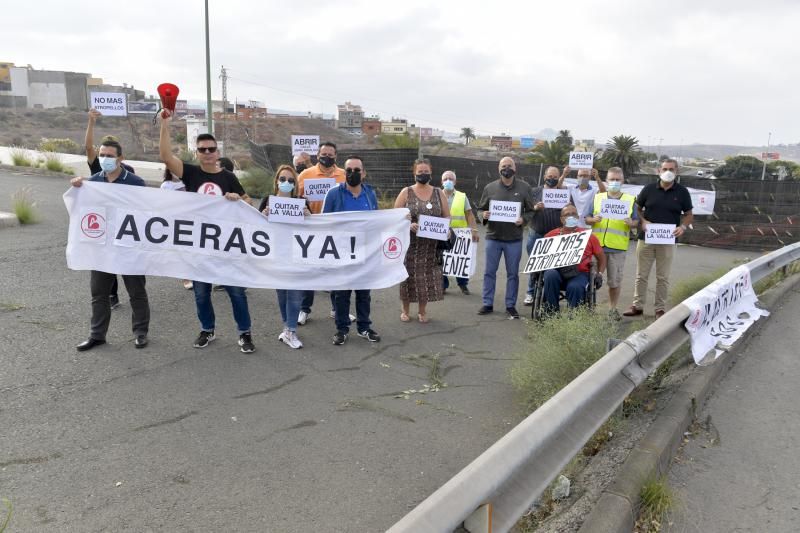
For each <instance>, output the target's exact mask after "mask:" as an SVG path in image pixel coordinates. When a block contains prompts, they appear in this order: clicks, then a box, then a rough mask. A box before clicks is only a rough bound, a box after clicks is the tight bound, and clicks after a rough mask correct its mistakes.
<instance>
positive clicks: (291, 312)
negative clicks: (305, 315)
mask: <svg viewBox="0 0 800 533" xmlns="http://www.w3.org/2000/svg"><path fill="white" fill-rule="evenodd" d="M275 292H276V293H277V294H278V308H279V309H280V310H281V320H283V326H284V327H285V328H287V329H288V330H289V331H297V315H298V314H300V305H301V302H302V301H303V292H304V291H290V290H286V289H275Z"/></svg>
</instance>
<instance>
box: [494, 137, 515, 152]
mask: <svg viewBox="0 0 800 533" xmlns="http://www.w3.org/2000/svg"><path fill="white" fill-rule="evenodd" d="M489 143H490V144H491V145H492V146H494V147H496V148H498V149H499V150H511V147H512V146H513V140H512V139H511V135H492V138H491V140H490V141H489Z"/></svg>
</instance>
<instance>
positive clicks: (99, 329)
mask: <svg viewBox="0 0 800 533" xmlns="http://www.w3.org/2000/svg"><path fill="white" fill-rule="evenodd" d="M116 279H117V275H116V274H108V273H106V272H100V271H98V270H92V274H91V278H90V288H91V291H92V322H91V325H90V333H89V337H91V338H92V339H97V340H105V339H106V332H108V325H109V323H110V322H111V304H110V303H109V301H108V297H109V296H110V295H111V288H112V285H113V284H114V282H115V281H116ZM122 281H123V282H125V289H126V290H127V291H128V296H130V299H131V310H132V311H133V318H132V327H133V334H134V335H147V331H148V328H149V326H150V303H149V302H148V300H147V290H146V289H145V277H144V276H122Z"/></svg>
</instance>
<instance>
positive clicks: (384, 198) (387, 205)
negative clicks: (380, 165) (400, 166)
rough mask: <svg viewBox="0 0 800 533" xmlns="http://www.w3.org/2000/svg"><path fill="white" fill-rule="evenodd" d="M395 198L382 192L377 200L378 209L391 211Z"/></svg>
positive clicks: (386, 192) (387, 192)
mask: <svg viewBox="0 0 800 533" xmlns="http://www.w3.org/2000/svg"><path fill="white" fill-rule="evenodd" d="M394 201H395V197H394V196H390V195H389V191H383V192H382V193H381V197H380V198H378V209H393V208H394Z"/></svg>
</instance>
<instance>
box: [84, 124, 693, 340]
mask: <svg viewBox="0 0 800 533" xmlns="http://www.w3.org/2000/svg"><path fill="white" fill-rule="evenodd" d="M97 116H99V113H98V112H96V111H94V110H91V111H90V112H89V124H88V127H87V132H86V143H85V144H86V153H87V160H88V164H89V167H90V169H91V172H92V174H91V176H90V177H88V178H82V177H77V178H74V179H73V180H72V182H71V183H72V185H73V186H74V187H80V186H81V185H82V183H83V182H84V181H90V182H103V183H111V184H119V185H133V186H145V181H144V180H143V179H142V178H140V177H139V176H137V175H136V174H135V170H134V169H133V168H132V167H131V166H130V165H128V164H126V163H124V162H123V159H124V155H123V147H122V146H121V145H120V143H119V141H118V140H117V139H116V138H114V137H104V138H103V139H102V141H101V143H100V146H99V148H96V147H95V145H94V139H93V135H94V125H95V121H96V118H97ZM161 117H162V118H161V132H160V143H159V154H160V158H161V160H162V161H163V162H164V163H165V165H166V168H165V170H164V180H163V183H162V185H161V188H162V189H165V190H167V191H170V192H164V193H163V194H172V193H173V192H175V191H177V192H180V193H183V192H193V193H200V194H205V195H212V196H217V197H220V201H223V200H222V199H221V198H222V197H224V199H225V201H231V202H247V203H250V202H251V201H252V200H251V198H250V197H249V196H248V195H247V194H246V193H245V190H244V188H243V187H242V185H241V184H240V182H239V180H238V179H237V177H236V174H235V173H234V172H233V162H232V161H230V160H229V159H226V158H221V157H220V153H219V151H218V145H217V141H216V139H215V138H214V136H213V135H211V134H208V133H203V134H200V135H198V136H197V139H196V143H195V145H196V154H195V156H196V158H197V163H198V164H190V163H185V162H184V161H183V160H181V159H180V158H178V157H177V156H176V155H174V153H173V149H172V145H171V141H170V131H169V127H170V122H171V119H172V117H171V113H170V112H168V111H164V112H162V115H161ZM315 155H316V160H317V162H316V164H314V163H313V161H312V158H311V156H310V155H309V154H307V153H302V154H298V155H296V156H294V158H293V161H292V162H291V164H289V162H288V161H287V162H286V164H284V165H282V166H280V167H279V168H278V169H277V171H276V172H275V176H274V191H275V192H274V195H275V196H277V197H278V198H287V199H288V198H292V199H304V202H305V208H304V216H307V217H314V216H320V215H322V216H324V214H327V213H339V212H352V211H375V210H377V209H378V208H379V206H378V197H377V194H376V192H375V189H374V188H373V187H372V186H371V185H370V183H369V181H370V180H369V178H370V176H369V174H368V169H367V168H365V166H364V160H363V159H362V158H361V157H360V156H358V155H355V154H354V155H348V156H346V157H339V154H338V153H337V147H336V145H335V144H334V143H332V142H323V143H321V144H320V145H319V150H318V153H317V154H315ZM338 163H341V164H343V166H342V167H340V166H338ZM410 170H411V175H410V176H409V182H410V183H411V185H409V186H407V187H404V188H403V189H402V190H401V191H400V193H399V194H398V196H397V199H396V200H395V203H394V207H395V208H406V209H407V210H408V215H407V216H408V218H409V220H410V245H409V246H408V249H407V250H406V255H405V268H406V270H407V272H408V278H407V279H406V280H405V281H403V282H402V283H401V284H400V286H399V296H400V298H399V299H400V310H399V320H400V321H401V322H410V321H411V320H416V321H418V322H420V323H422V324H425V323H427V322H428V321H429V320H430V318H429V314H428V304H429V303H431V302H437V301H441V300H443V299H444V297H445V294H446V291H447V290H448V289H449V287H450V283H449V280H448V277H447V276H444V275H443V271H442V257H443V254H444V253H446V251H447V249H448V248H447V246H448V243H452V238H450V239H448V240H447V241H441V240H436V239H432V238H426V237H423V236H418V235H417V234H418V233H424V232H422V231H421V230H420V222H421V220H429V219H430V218H429V217H434V218H442V219H449V226H450V228H451V230H458V229H462V230H463V229H467V228H468V230H469V232H470V233H471V239H472V241H473V243H478V242H479V232H478V223H480V224H482V225H484V226H485V227H486V233H485V242H484V243H483V247H484V250H485V252H484V253H485V268H484V275H483V286H482V292H481V299H482V302H481V303H482V305H481V306H480V307H479V308H478V309H477V313H478V314H479V315H488V314H490V313H493V312H494V310H495V308H494V303H495V292H496V285H497V272H498V269H499V265H500V260H501V258H502V259H503V261H504V264H505V271H506V286H505V294H504V309H505V314H506V316H507V317H508V318H509V319H518V318H519V312H518V311H517V308H516V305H517V297H518V291H519V276H520V274H519V272H520V262H521V260H522V251H523V240H524V239H523V237H524V232H525V229H526V227H527V228H528V235H527V240H525V249H526V250H527V253H528V254H531V252H532V251H533V250H534V249H535V245H536V242H537V241H538V240H539V239H543V238H550V237H556V236H564V235H569V234H573V233H576V232H588V233H587V234H588V235H589V238H588V242H587V243H586V246H585V250H584V252H583V256H582V258H581V260H580V261H579V262H578V263H577V264H576V265H569V266H565V267H560V268H552V269H548V270H546V271H544V272H543V273H541V275H542V276H543V288H542V296H543V300H542V305H543V309H544V310H545V315H547V314H554V313H558V312H559V306H560V303H559V300H560V299H562V298H563V299H565V300H566V305H567V307H569V308H576V307H578V306H579V305H581V304H582V303H583V302H584V300H585V296H586V291H587V290H588V289H589V284H590V283H596V281H597V280H602V275H603V274H605V276H606V284H607V285H608V296H609V298H608V300H609V311H608V313H609V317H610V318H611V319H613V320H619V319H620V312H619V310H618V305H619V297H620V292H621V287H622V283H623V270H624V265H625V260H626V255H627V251H628V248H629V241H630V238H631V233H632V230H633V231H635V232H636V235H637V243H636V251H635V255H636V279H635V283H634V296H633V301H632V303H631V305H630V306H629V307H628V308H627V309H626V310H625V311H624V312H623V313H622V315H624V316H629V317H631V316H638V315H642V314H643V313H644V307H645V303H646V293H647V283H648V279H649V277H650V271H651V270H652V267H653V264H654V263H655V266H656V290H655V304H654V311H655V318H656V319H658V318H660V317H661V316H662V315H663V314H664V313H665V311H666V310H667V297H668V292H669V278H670V271H671V266H672V262H673V260H674V256H675V247H676V245H675V244H674V242H670V243H660V242H647V241H646V239H645V233H646V230H647V227H648V225H654V226H653V227H656V226H657V225H661V224H665V225H669V226H667V227H668V228H669V230H670V232H671V235H672V237H680V236H681V235H683V234H684V233H685V232H686V231H688V230H689V229H690V227H691V224H692V218H693V217H692V200H691V196H690V194H689V191H688V189H686V188H685V187H684V186H682V185H681V184H680V183H677V182H676V181H675V178H676V176H677V174H678V163H677V161H675V160H673V159H666V160H664V161H662V162H661V165H660V173H659V177H658V180H657V181H656V182H654V183H649V184H647V185H645V186H644V188H643V189H642V190H641V191H640V192H639V194H638V196H633V195H631V194H627V193H625V192H623V184H624V181H625V176H624V175H623V171H622V169H621V168H619V167H612V168H610V169H608V171H607V175H606V180H605V181H602V180H601V179H600V175H599V173H598V172H597V170H595V169H588V168H581V169H579V170H578V171H577V185H576V186H569V185H568V184H567V181H566V180H567V178H568V176H569V175H570V173H571V171H572V169H571V168H570V167H569V166H567V167H565V168H564V169H563V171H560V170H559V169H558V168H556V167H549V168H547V170H546V171H545V172H544V185H543V186H541V187H532V186H531V185H529V184H528V183H527V182H526V181H524V180H523V179H522V178H521V177H520V176H518V175H517V167H516V162H515V161H514V159H513V158H511V157H503V158H502V159H501V160H500V161H499V164H498V178H497V179H496V180H495V181H492V182H491V183H489V184H487V185H486V186H485V187H484V189H483V192H482V194H481V196H480V200H479V201H478V203H477V204H475V205H472V204H470V202H469V199H468V198H467V195H466V194H465V193H464V192H461V191H459V190H457V188H456V187H457V184H458V180H457V176H456V173H455V172H454V171H452V170H445V171H444V172H443V173H442V174H441V184H442V186H441V188H440V187H437V186H434V184H433V175H434V169H433V168H432V166H431V163H430V161H428V160H426V159H418V160H417V161H415V162H414V165H413V167H412V168H411V169H410ZM320 179H323V180H325V179H327V180H330V179H333V180H334V183H335V184H334V185H333V186H331V187H330V188H329V190H328V191H327V193H326V194H325V195H324V199H322V200H320V199H310V198H306V196H311V195H307V194H306V191H307V188H306V187H307V186H308V185H309V184H311V183H316V182H317V181H318V180H320ZM115 191H117V188H115ZM556 191H564V192H563V193H557V192H556ZM554 192H555V195H556V196H559V194H560V195H561V197H562V198H564V201H565V205H556V206H554V205H553V204H552V202H551V201H550V200H549V198H551V197H552V196H553V194H554ZM116 194H118V195H124V194H125V189H122V188H119V190H118V191H117V192H116ZM315 198H316V197H315ZM611 203H614V205H615V206H617V208H618V209H619V210H621V211H618V212H617V213H616V216H607V214H606V215H605V216H604V214H603V213H607V211H604V209H607V206H608V205H610V204H611ZM497 206H512V208H509V209H511V210H510V211H509V213H510V214H506V215H504V216H501V215H500V214H499V213H498V212H497V211H496V209H498V208H497ZM254 207H255V206H254ZM298 209H299V207H298ZM258 210H259V211H260V212H261V213H263V216H264V217H265V219H266V220H269V215H270V209H269V198H264V199H263V200H262V201H261V204H260V205H259V206H258ZM475 212H477V217H476V216H475ZM421 217H422V218H421ZM673 228H674V229H673ZM451 237H452V236H451ZM672 241H674V238H673V239H672ZM592 269H594V270H592ZM590 272H594V273H595V278H594V279H592V280H590ZM122 279H123V283H124V285H125V288H126V290H127V292H128V294H129V296H130V304H131V310H132V329H133V334H134V345H135V346H136V348H144V347H145V346H146V345H147V344H148V333H149V323H150V307H149V301H148V297H147V291H146V287H145V285H146V280H145V276H143V275H127V274H123V275H122ZM468 281H469V280H468V278H467V277H466V276H464V277H456V284H457V286H458V290H459V291H461V292H462V293H463V294H464V295H469V294H470V290H469V288H468ZM181 283H182V284H183V286H184V287H185V288H186V289H191V290H193V291H194V297H195V307H196V313H197V318H198V320H199V322H200V332H199V334H198V336H197V338H196V339H195V341H194V343H193V346H194V347H195V348H205V347H206V346H208V345H209V343H210V342H212V341H213V340H215V338H216V336H215V330H216V319H215V311H214V306H213V304H212V301H211V295H212V291H213V290H214V289H217V288H219V289H220V290H224V291H226V292H227V294H228V296H229V298H230V301H231V305H232V309H233V317H234V320H235V322H236V326H237V330H238V331H237V332H238V345H239V347H240V350H241V351H242V352H244V353H250V352H253V351H255V349H256V348H255V344H254V340H253V331H252V322H251V316H250V309H249V306H248V299H247V288H246V287H240V286H230V285H221V286H219V287H214V286H213V285H212V284H211V283H206V282H203V281H199V280H182V281H181ZM535 290H536V287H535V286H534V274H530V275H529V278H528V283H527V291H526V296H525V299H524V304H525V305H533V304H534V303H535V302H534V294H535ZM90 291H91V307H92V316H91V322H90V333H89V337H88V338H87V339H86V340H85V341H83V342H82V343H80V344H79V345H78V346H77V349H78V350H79V351H85V350H89V349H92V348H94V347H95V346H98V345H102V344H105V342H106V334H107V331H108V328H109V323H110V318H111V310H112V309H113V308H114V307H116V306H117V305H119V297H118V294H117V275H116V274H114V273H107V272H101V271H97V270H92V271H91V273H90ZM276 292H277V301H278V307H279V309H280V314H281V321H282V323H283V331H282V332H281V333H280V335H279V336H278V340H280V341H281V342H282V343H284V344H285V345H286V346H288V347H290V348H295V349H296V348H302V347H303V343H302V341H301V340H300V339H299V337H298V333H297V330H298V326H302V325H305V324H306V323H307V322H308V321H309V320H310V317H311V315H312V307H313V305H314V300H315V292H314V291H311V290H303V289H302V288H301V283H298V288H297V289H276ZM353 296H354V298H355V308H354V311H355V314H351V299H352V297H353ZM412 304H416V308H417V309H416V313H414V312H413V311H412ZM318 305H319V304H318ZM317 313H319V314H323V315H328V309H325V311H324V312H322V313H320V312H319V311H317ZM329 315H330V317H331V318H333V319H334V323H335V328H336V330H335V333H334V335H333V336H332V343H333V344H334V345H342V344H344V343H345V342H347V340H348V336H349V334H350V328H351V325H352V324H353V322H355V326H356V328H355V331H356V334H357V335H358V336H359V337H361V338H363V339H365V340H366V341H369V342H379V341H380V340H381V337H380V335H379V334H378V333H377V332H376V331H375V329H373V325H372V320H371V294H370V290H369V289H356V290H333V291H330V311H329Z"/></svg>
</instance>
